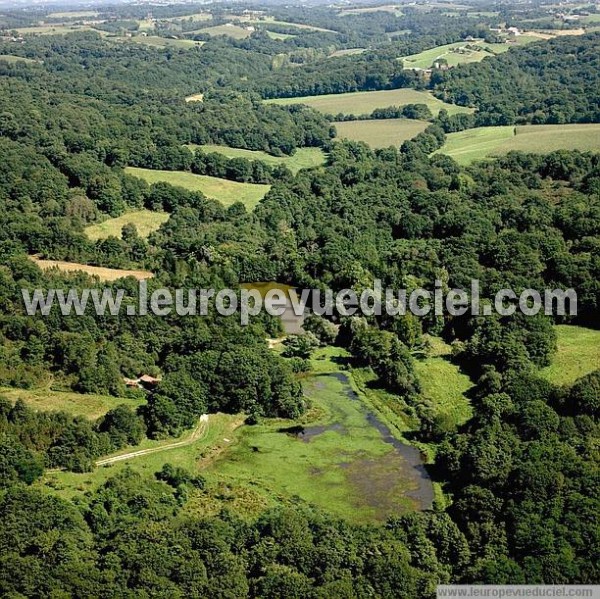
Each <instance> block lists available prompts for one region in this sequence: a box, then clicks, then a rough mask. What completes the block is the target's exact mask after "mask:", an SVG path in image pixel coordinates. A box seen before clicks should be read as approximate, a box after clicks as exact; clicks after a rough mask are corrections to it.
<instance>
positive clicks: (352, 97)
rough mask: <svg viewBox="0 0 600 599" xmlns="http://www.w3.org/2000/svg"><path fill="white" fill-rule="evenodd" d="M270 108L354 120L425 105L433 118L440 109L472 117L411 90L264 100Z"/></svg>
mask: <svg viewBox="0 0 600 599" xmlns="http://www.w3.org/2000/svg"><path fill="white" fill-rule="evenodd" d="M266 102H267V103H270V104H280V105H283V106H289V105H290V104H306V105H307V106H310V107H311V108H314V109H315V110H318V111H319V112H323V113H325V114H333V115H336V114H340V113H342V114H354V115H356V116H360V115H365V114H371V113H372V112H373V110H375V109H376V108H387V107H388V106H405V105H406V104H425V105H427V107H428V108H429V110H431V112H432V113H433V114H434V115H436V114H437V113H438V112H439V111H440V110H441V109H442V108H444V109H446V110H447V111H448V114H458V113H472V112H473V109H472V108H466V107H464V106H457V105H456V104H447V103H446V102H443V101H442V100H438V99H437V98H435V97H434V96H433V95H431V94H430V93H429V92H424V91H417V90H414V89H408V88H403V89H389V90H381V91H374V92H349V93H347V94H325V95H322V96H300V97H297V98H276V99H273V100H266Z"/></svg>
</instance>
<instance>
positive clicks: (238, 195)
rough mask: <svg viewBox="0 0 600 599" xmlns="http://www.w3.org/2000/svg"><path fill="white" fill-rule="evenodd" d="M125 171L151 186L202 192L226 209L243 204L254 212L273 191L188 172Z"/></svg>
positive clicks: (129, 169)
mask: <svg viewBox="0 0 600 599" xmlns="http://www.w3.org/2000/svg"><path fill="white" fill-rule="evenodd" d="M125 171H126V172H127V173H129V174H130V175H133V176H135V177H140V178H141V179H144V180H145V181H147V182H148V183H149V184H152V183H159V182H163V183H170V184H171V185H174V186H177V187H183V188H185V189H187V190H189V191H200V192H201V193H203V194H204V195H205V196H206V197H208V198H213V199H215V200H218V201H219V202H221V204H223V206H226V207H227V206H231V205H232V204H234V203H235V202H242V204H244V206H246V208H247V209H248V210H252V209H253V208H254V207H255V206H256V205H257V204H258V202H260V200H262V199H263V198H264V197H265V195H266V194H267V192H268V191H269V189H271V186H270V185H257V184H254V183H238V182H237V181H229V180H227V179H218V178H217V177H207V176H206V175H194V174H193V173H188V172H187V171H159V170H151V169H147V168H134V167H127V168H126V169H125Z"/></svg>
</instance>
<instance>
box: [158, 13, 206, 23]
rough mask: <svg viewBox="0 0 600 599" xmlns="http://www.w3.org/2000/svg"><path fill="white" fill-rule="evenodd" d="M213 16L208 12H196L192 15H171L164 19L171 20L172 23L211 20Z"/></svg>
mask: <svg viewBox="0 0 600 599" xmlns="http://www.w3.org/2000/svg"><path fill="white" fill-rule="evenodd" d="M212 18H213V16H212V15H211V14H210V13H209V12H198V13H195V14H193V15H185V16H183V17H172V18H170V19H166V20H167V21H171V22H172V23H181V22H189V21H192V22H194V23H195V22H197V21H198V22H202V21H212Z"/></svg>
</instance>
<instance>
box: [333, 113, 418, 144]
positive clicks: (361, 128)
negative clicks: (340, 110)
mask: <svg viewBox="0 0 600 599" xmlns="http://www.w3.org/2000/svg"><path fill="white" fill-rule="evenodd" d="M333 125H335V128H336V130H337V137H338V138H339V139H351V140H353V141H364V142H365V143H367V144H369V145H370V146H371V147H372V148H387V147H388V146H399V145H400V144H401V143H402V142H404V141H406V140H407V139H412V138H413V137H415V136H416V135H418V134H419V133H421V132H422V131H424V130H425V129H426V128H427V126H428V125H429V123H427V122H426V121H417V120H413V119H377V120H375V119H372V120H368V121H344V122H340V123H333Z"/></svg>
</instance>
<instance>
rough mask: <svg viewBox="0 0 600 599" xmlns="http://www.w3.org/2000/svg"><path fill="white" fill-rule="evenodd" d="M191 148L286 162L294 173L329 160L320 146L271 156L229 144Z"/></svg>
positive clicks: (231, 156) (240, 156)
mask: <svg viewBox="0 0 600 599" xmlns="http://www.w3.org/2000/svg"><path fill="white" fill-rule="evenodd" d="M189 147H190V148H191V149H195V148H200V149H201V150H203V151H204V152H218V153H219V154H223V156H227V158H247V159H248V160H260V161H262V162H265V163H266V164H269V165H270V166H277V165H278V164H284V165H285V166H286V167H287V168H289V169H290V171H292V173H297V172H298V171H299V170H301V169H303V168H312V167H315V166H322V165H323V164H325V162H326V161H327V156H326V155H325V153H324V152H323V150H321V149H320V148H298V149H297V150H296V151H295V152H294V155H293V156H271V154H267V152H261V151H258V150H244V149H241V148H230V147H228V146H216V145H206V146H193V145H192V146H189Z"/></svg>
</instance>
